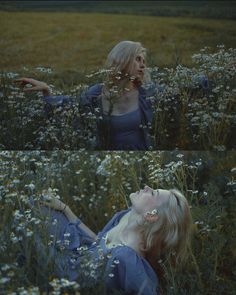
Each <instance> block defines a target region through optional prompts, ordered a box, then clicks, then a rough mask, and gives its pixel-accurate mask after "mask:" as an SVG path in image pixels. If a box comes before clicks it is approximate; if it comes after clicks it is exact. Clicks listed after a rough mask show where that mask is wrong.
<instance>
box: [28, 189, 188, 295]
mask: <svg viewBox="0 0 236 295" xmlns="http://www.w3.org/2000/svg"><path fill="white" fill-rule="evenodd" d="M130 201H131V208H129V209H127V210H123V211H121V212H117V213H116V214H115V215H114V216H113V218H112V219H111V220H110V221H109V222H108V223H107V224H106V225H105V227H104V228H103V229H102V231H100V232H99V233H98V234H95V233H94V232H93V231H92V230H90V229H89V228H88V227H87V226H86V225H85V224H83V223H82V222H81V220H79V219H78V218H77V217H76V216H75V214H74V213H73V212H72V211H71V209H70V208H69V207H68V206H67V205H66V204H64V203H62V202H61V201H60V200H58V199H56V198H55V197H52V196H48V195H46V196H44V197H43V201H42V202H41V204H40V209H41V212H42V213H43V214H44V215H47V216H49V223H48V226H46V228H47V230H48V233H49V235H50V236H51V237H53V242H52V243H51V245H50V248H51V251H50V253H51V254H50V255H52V257H53V256H54V259H55V268H54V270H55V275H57V276H59V277H65V278H68V279H69V280H71V281H74V280H77V281H78V282H79V283H80V284H81V285H83V283H82V282H84V286H87V287H88V286H91V285H93V284H95V283H96V282H97V280H98V279H100V280H101V279H102V280H103V281H104V282H105V286H106V291H107V292H108V293H109V292H112V290H119V291H120V292H123V293H124V294H145V295H149V294H150V295H154V294H159V283H158V271H157V269H158V264H159V262H158V261H159V260H160V259H167V258H171V259H172V260H173V259H174V261H175V264H179V263H181V262H182V261H183V260H184V258H185V256H186V250H187V246H188V244H189V241H190V228H191V214H190V209H189V205H188V202H187V200H186V199H185V197H184V196H183V195H182V194H181V193H180V192H179V191H177V190H175V189H173V190H162V189H157V190H154V189H152V188H150V187H148V186H145V187H144V189H143V190H140V191H138V192H135V193H131V194H130ZM33 204H34V205H33V206H34V207H35V206H36V205H37V204H36V203H35V202H34V203H33ZM49 207H50V208H49ZM40 239H41V238H40V235H39V236H38V243H37V245H38V246H37V248H38V251H39V252H40V251H43V250H42V243H41V242H40ZM40 245H41V246H40ZM62 248H63V249H64V251H62V250H61V249H62ZM81 249H82V250H81ZM85 254H86V255H87V256H86V255H85ZM85 256H86V257H87V258H86V259H87V260H85V261H86V263H84V257H85Z"/></svg>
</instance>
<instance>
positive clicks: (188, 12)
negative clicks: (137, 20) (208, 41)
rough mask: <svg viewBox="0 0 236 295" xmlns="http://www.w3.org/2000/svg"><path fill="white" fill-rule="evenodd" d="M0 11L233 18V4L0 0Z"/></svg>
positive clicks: (235, 11)
mask: <svg viewBox="0 0 236 295" xmlns="http://www.w3.org/2000/svg"><path fill="white" fill-rule="evenodd" d="M0 10H3V11H65V12H98V13H115V14H137V15H152V16H187V17H201V18H227V19H236V2H235V1H213V0H210V1H205V0H198V1H196V0H188V1H143V0H139V1H137V0H129V1H126V0H123V1H115V0H114V1H113V0H110V1H101V0H93V1H80V0H77V1H76V0H74V1H65V0H57V1H46V0H45V1H20V0H19V1H0Z"/></svg>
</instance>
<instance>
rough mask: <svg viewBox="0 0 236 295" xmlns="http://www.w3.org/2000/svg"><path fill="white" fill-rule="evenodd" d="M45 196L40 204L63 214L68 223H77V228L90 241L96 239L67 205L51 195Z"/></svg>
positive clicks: (48, 193)
mask: <svg viewBox="0 0 236 295" xmlns="http://www.w3.org/2000/svg"><path fill="white" fill-rule="evenodd" d="M45 194H46V195H44V196H43V201H41V204H43V205H45V206H47V207H50V208H52V209H54V210H57V211H61V212H62V213H64V215H65V216H66V218H67V219H68V221H69V222H70V223H78V221H80V222H79V223H78V226H79V227H80V228H81V229H82V230H83V231H85V232H86V233H87V234H88V235H89V236H90V237H91V238H92V239H96V238H97V235H96V234H95V233H94V232H93V231H92V230H91V229H90V228H89V227H87V226H86V225H85V224H84V223H83V222H82V221H81V220H80V219H79V218H78V217H77V216H76V215H75V214H74V212H73V211H72V210H71V209H70V207H69V206H68V205H66V204H65V203H63V202H62V201H60V200H59V199H57V198H55V196H53V194H52V193H50V192H47V193H45Z"/></svg>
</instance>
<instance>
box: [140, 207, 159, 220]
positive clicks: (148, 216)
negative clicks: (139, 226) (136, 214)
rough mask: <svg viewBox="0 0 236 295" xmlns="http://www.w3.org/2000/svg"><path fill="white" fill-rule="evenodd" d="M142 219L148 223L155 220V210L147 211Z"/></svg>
mask: <svg viewBox="0 0 236 295" xmlns="http://www.w3.org/2000/svg"><path fill="white" fill-rule="evenodd" d="M143 217H144V220H145V221H148V222H150V223H153V222H156V221H157V219H158V215H157V210H155V209H154V210H152V212H147V213H145V214H144V216H143Z"/></svg>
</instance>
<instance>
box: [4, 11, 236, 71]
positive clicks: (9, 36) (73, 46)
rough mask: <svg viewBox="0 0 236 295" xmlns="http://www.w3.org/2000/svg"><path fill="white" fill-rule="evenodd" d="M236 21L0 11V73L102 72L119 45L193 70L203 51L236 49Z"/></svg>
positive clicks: (152, 59)
mask: <svg viewBox="0 0 236 295" xmlns="http://www.w3.org/2000/svg"><path fill="white" fill-rule="evenodd" d="M235 28H236V26H235V21H233V20H222V19H221V20H216V19H198V18H184V17H155V16H135V15H115V14H98V13H66V12H3V11H2V12H0V35H1V40H0V54H1V59H0V68H1V70H2V71H12V70H20V69H22V67H24V66H25V67H35V66H49V67H52V68H53V69H54V70H55V71H64V70H68V69H71V70H90V69H92V68H97V67H102V66H103V63H104V61H105V58H106V55H107V53H108V52H109V50H110V49H111V48H112V47H113V45H115V44H116V43H117V42H119V41H121V40H137V41H140V42H142V43H143V45H144V46H145V47H146V48H148V49H149V64H151V65H152V66H153V65H156V66H159V67H163V66H169V65H172V64H175V63H183V64H187V65H191V55H192V54H193V53H196V52H198V51H199V50H200V49H201V48H203V47H204V46H212V47H213V48H215V46H216V45H217V44H225V46H226V47H233V48H234V47H235V45H236V34H235V31H236V29H235Z"/></svg>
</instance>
